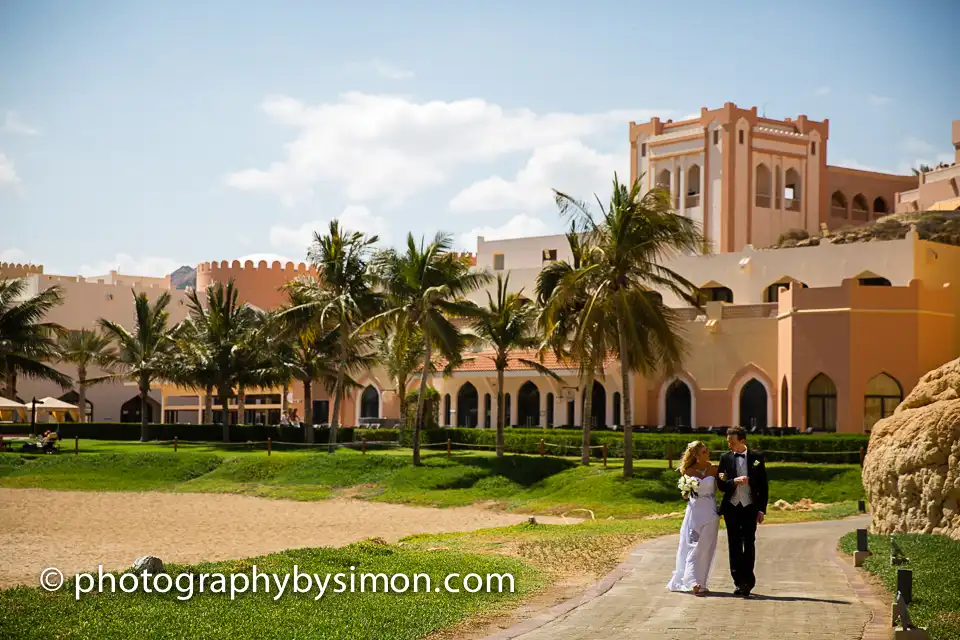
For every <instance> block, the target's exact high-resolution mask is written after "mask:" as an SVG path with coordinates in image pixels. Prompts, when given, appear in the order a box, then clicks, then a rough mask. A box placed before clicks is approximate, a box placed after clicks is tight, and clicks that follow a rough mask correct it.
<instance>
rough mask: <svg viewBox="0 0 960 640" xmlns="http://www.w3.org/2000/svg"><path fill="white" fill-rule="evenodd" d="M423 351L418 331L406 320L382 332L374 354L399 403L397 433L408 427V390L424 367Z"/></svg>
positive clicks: (403, 319)
mask: <svg viewBox="0 0 960 640" xmlns="http://www.w3.org/2000/svg"><path fill="white" fill-rule="evenodd" d="M425 350H426V347H425V346H424V344H423V336H422V335H420V329H419V327H417V326H415V325H411V324H410V323H409V322H408V321H407V318H406V317H402V318H399V319H398V320H397V322H396V323H395V324H394V325H393V326H391V327H389V328H383V329H381V333H380V341H379V347H378V349H377V352H378V353H379V354H380V364H382V365H383V367H384V368H385V369H386V370H387V375H388V376H389V377H390V380H392V381H393V383H394V385H395V388H396V390H397V397H398V398H399V399H400V429H401V431H402V430H403V429H404V428H406V425H407V418H408V416H407V388H408V387H409V386H410V381H411V380H412V379H413V376H414V375H415V374H416V372H417V368H419V367H420V366H422V365H423V354H424V351H425Z"/></svg>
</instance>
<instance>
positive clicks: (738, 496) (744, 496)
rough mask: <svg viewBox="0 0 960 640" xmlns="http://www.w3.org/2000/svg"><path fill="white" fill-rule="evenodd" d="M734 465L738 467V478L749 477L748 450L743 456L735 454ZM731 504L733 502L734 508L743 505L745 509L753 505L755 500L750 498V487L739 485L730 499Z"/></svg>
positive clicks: (744, 451)
mask: <svg viewBox="0 0 960 640" xmlns="http://www.w3.org/2000/svg"><path fill="white" fill-rule="evenodd" d="M733 463H734V464H735V465H736V466H737V477H738V478H739V477H741V476H745V475H747V471H748V467H747V450H746V449H744V450H743V456H738V455H737V454H734V455H733ZM730 502H732V503H733V505H734V506H738V505H743V506H744V507H746V506H747V505H750V504H753V499H752V498H751V497H750V485H748V484H739V485H737V488H736V489H734V491H733V496H732V497H731V498H730Z"/></svg>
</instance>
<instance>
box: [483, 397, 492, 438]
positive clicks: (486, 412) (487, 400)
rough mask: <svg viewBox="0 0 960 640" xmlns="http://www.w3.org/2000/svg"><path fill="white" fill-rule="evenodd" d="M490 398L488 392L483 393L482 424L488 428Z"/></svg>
mask: <svg viewBox="0 0 960 640" xmlns="http://www.w3.org/2000/svg"><path fill="white" fill-rule="evenodd" d="M491 402H492V400H491V398H490V394H489V393H485V394H483V426H484V427H486V428H487V429H489V428H490V405H491Z"/></svg>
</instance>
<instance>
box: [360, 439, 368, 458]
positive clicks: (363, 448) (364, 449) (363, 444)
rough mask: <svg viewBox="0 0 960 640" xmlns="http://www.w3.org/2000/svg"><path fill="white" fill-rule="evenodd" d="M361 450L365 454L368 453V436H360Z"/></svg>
mask: <svg viewBox="0 0 960 640" xmlns="http://www.w3.org/2000/svg"><path fill="white" fill-rule="evenodd" d="M360 452H361V453H362V454H363V455H367V439H366V438H360Z"/></svg>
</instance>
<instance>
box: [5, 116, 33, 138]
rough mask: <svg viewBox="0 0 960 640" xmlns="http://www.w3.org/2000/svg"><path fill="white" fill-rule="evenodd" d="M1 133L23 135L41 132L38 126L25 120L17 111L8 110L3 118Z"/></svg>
mask: <svg viewBox="0 0 960 640" xmlns="http://www.w3.org/2000/svg"><path fill="white" fill-rule="evenodd" d="M0 133H15V134H18V135H22V136H35V135H37V134H38V133H40V130H39V129H37V128H36V127H34V126H32V125H29V124H27V123H26V122H24V120H23V118H21V117H20V114H18V113H17V112H16V111H7V113H6V115H5V116H4V119H3V126H2V127H0Z"/></svg>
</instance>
